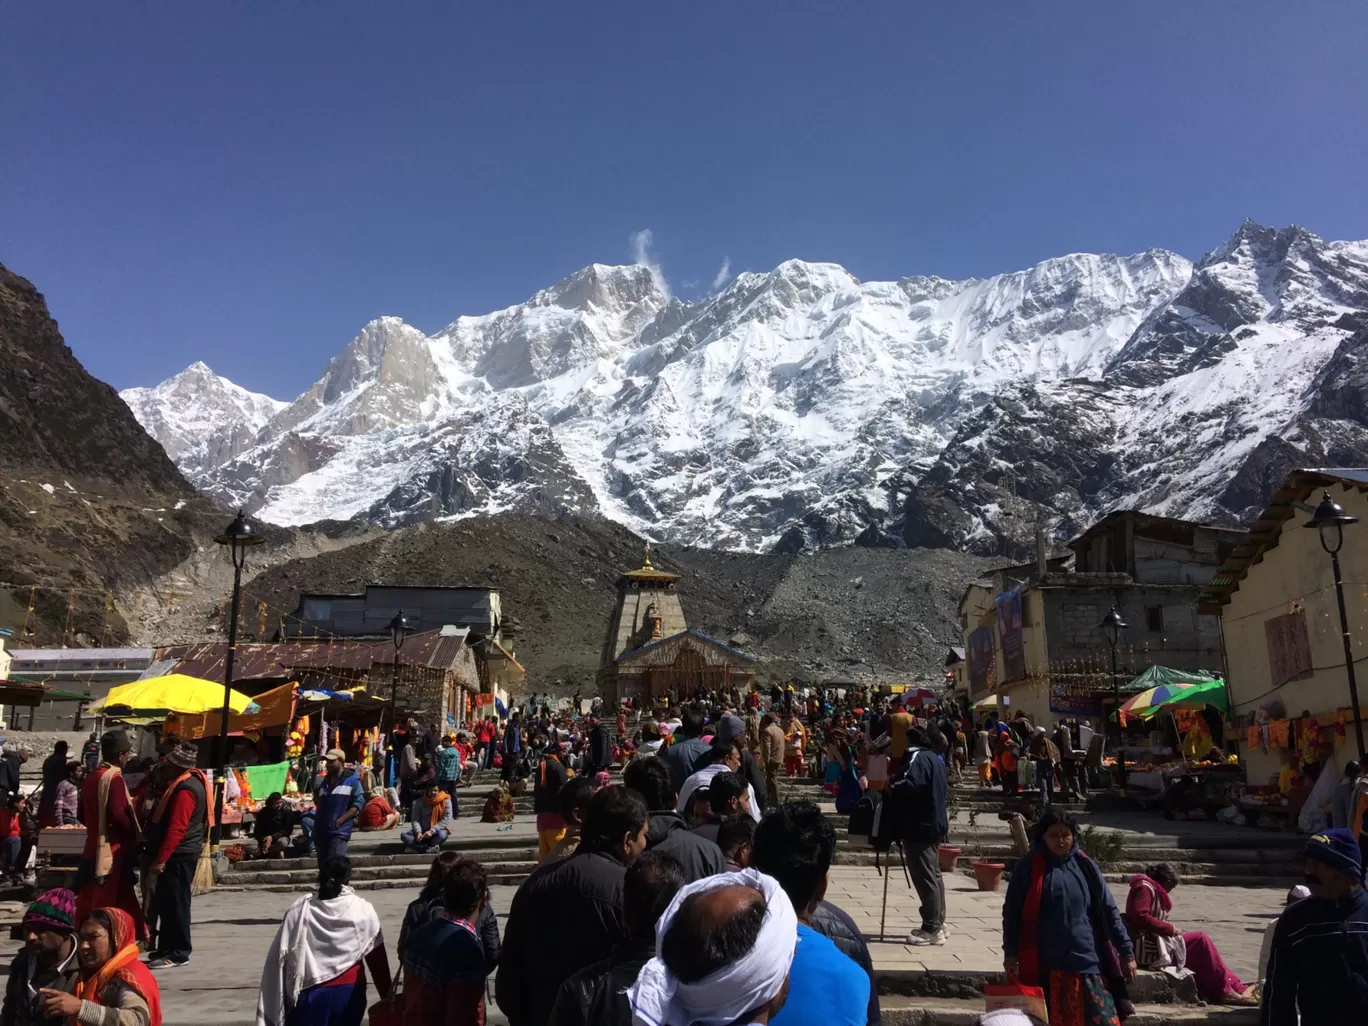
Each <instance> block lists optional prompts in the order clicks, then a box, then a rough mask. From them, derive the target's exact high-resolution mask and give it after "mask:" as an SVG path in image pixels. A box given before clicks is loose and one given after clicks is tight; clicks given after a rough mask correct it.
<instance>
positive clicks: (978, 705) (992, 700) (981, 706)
mask: <svg viewBox="0 0 1368 1026" xmlns="http://www.w3.org/2000/svg"><path fill="white" fill-rule="evenodd" d="M997 707H998V696H997V695H989V696H988V697H987V698H980V699H979V700H978V701H977V702H975V703H974V708H975V709H977V710H978V711H979V712H983V711H984V710H985V709H996V708H997Z"/></svg>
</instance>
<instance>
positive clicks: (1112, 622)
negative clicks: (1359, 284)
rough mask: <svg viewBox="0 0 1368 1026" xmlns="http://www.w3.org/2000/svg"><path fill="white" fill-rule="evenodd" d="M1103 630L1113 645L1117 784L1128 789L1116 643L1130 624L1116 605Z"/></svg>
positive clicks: (1103, 618) (1106, 618)
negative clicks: (1122, 616) (1122, 617)
mask: <svg viewBox="0 0 1368 1026" xmlns="http://www.w3.org/2000/svg"><path fill="white" fill-rule="evenodd" d="M1101 626H1102V632H1103V633H1104V634H1106V636H1107V643H1108V644H1109V645H1111V678H1112V697H1113V698H1114V699H1115V700H1116V786H1117V787H1118V788H1119V789H1121V790H1122V791H1124V790H1125V789H1126V752H1125V749H1124V748H1122V745H1123V744H1124V742H1125V738H1124V736H1123V735H1122V732H1121V681H1120V680H1119V679H1118V677H1117V675H1116V645H1117V642H1119V641H1120V640H1121V632H1122V631H1123V630H1125V629H1126V628H1127V627H1129V626H1130V625H1129V624H1128V623H1126V621H1125V620H1123V619H1121V614H1120V613H1119V612H1117V609H1116V607H1115V606H1112V607H1111V609H1110V610H1108V611H1107V615H1106V616H1104V617H1102V624H1101Z"/></svg>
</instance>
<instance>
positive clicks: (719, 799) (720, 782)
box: [693, 772, 751, 844]
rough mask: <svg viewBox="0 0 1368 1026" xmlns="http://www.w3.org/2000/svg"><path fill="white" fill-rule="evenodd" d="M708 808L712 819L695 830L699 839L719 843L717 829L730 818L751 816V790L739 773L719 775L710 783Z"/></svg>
mask: <svg viewBox="0 0 1368 1026" xmlns="http://www.w3.org/2000/svg"><path fill="white" fill-rule="evenodd" d="M708 807H709V810H710V812H711V813H712V819H711V820H710V821H709V822H707V823H704V824H702V825H701V826H696V827H694V828H693V832H694V833H695V834H697V835H698V836H699V837H702V838H706V839H707V840H709V841H712V842H713V843H714V844H716V843H717V828H718V827H719V826H720V825H721V824H722V821H723V820H724V819H726V818H727V817H728V816H732V815H735V814H737V813H742V814H744V815H747V816H749V815H750V811H751V808H750V788H748V787H747V786H746V782H745V781H744V780H742V779H741V774H739V773H731V772H727V773H718V774H717V775H716V776H714V777H713V778H712V780H710V781H709V782H708Z"/></svg>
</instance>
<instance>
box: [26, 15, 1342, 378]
mask: <svg viewBox="0 0 1368 1026" xmlns="http://www.w3.org/2000/svg"><path fill="white" fill-rule="evenodd" d="M0 24H2V25H3V28H0V97H3V99H0V262H3V263H4V264H6V265H7V266H9V267H10V268H11V269H12V270H14V271H16V272H18V273H20V274H22V275H24V276H26V277H28V278H30V279H31V280H33V281H34V283H35V284H36V285H37V286H38V287H39V289H41V290H42V291H43V292H44V293H46V295H47V297H48V302H49V305H50V307H51V309H52V311H53V313H54V315H55V316H56V317H57V319H58V321H59V322H60V325H61V328H62V330H63V333H64V335H65V337H66V339H67V342H68V343H69V344H70V345H71V346H72V348H73V349H74V350H75V351H76V354H77V355H78V356H79V357H80V358H81V359H82V360H83V361H84V362H85V364H86V366H87V367H89V368H90V370H91V371H92V372H93V373H95V374H96V375H98V376H99V377H101V378H104V379H105V380H107V381H109V382H111V383H112V384H114V385H115V386H117V387H120V388H123V387H126V386H129V385H134V384H153V383H155V382H157V381H159V380H161V379H163V378H165V377H167V376H169V375H171V374H173V373H175V372H176V371H178V370H180V369H181V368H183V367H184V366H185V365H186V364H188V363H190V362H191V361H193V360H195V359H203V360H204V361H205V362H207V363H208V364H209V365H210V366H212V367H213V368H214V369H215V370H217V371H218V372H219V373H221V374H225V375H227V376H228V377H231V378H233V379H234V380H236V381H238V382H240V383H241V384H244V385H246V386H248V387H251V388H255V389H259V390H262V391H266V392H269V393H271V394H273V395H275V396H277V397H278V398H293V396H294V395H295V394H297V393H298V392H300V391H302V390H303V389H304V388H305V387H307V385H308V384H309V383H310V382H311V381H313V380H314V379H315V378H316V377H317V376H318V374H319V373H320V372H321V371H322V369H323V366H324V364H325V363H326V361H327V360H328V358H329V357H331V356H332V355H334V354H335V353H337V352H338V351H340V350H341V349H342V347H343V346H344V345H346V343H347V342H348V341H349V340H350V338H351V337H352V336H353V335H354V334H355V333H356V331H357V330H358V329H359V328H360V327H361V326H362V325H363V324H364V323H365V322H366V321H367V320H369V319H371V318H372V317H375V316H378V315H381V314H396V315H399V316H402V317H404V318H405V319H406V320H408V321H409V322H410V323H413V324H415V325H417V326H418V327H420V328H422V329H424V330H427V331H432V330H435V329H437V328H439V327H441V326H443V325H444V324H446V323H447V322H449V321H450V320H452V319H453V318H455V317H456V316H458V315H460V314H463V313H484V312H487V311H489V310H493V309H497V308H499V307H503V306H507V305H510V304H513V303H516V302H519V301H521V300H523V299H525V298H527V297H528V296H530V295H531V294H532V293H533V292H535V291H536V290H538V289H540V288H543V287H545V286H547V285H549V284H551V283H553V282H554V281H556V280H557V279H559V278H560V277H563V276H564V275H566V274H568V273H570V272H572V271H574V270H575V269H577V268H579V267H582V266H583V265H585V264H587V263H590V262H592V261H599V262H604V263H627V262H630V261H631V260H632V258H633V248H632V242H631V239H632V236H633V233H636V232H639V231H641V230H643V229H649V230H650V232H651V233H652V237H653V250H652V251H653V253H654V254H655V256H656V258H658V259H659V261H660V262H661V264H662V266H663V270H664V273H665V275H666V277H667V278H668V280H669V281H670V283H671V285H672V286H673V288H674V289H675V291H676V292H677V293H678V294H680V295H682V296H685V297H691V296H694V295H698V294H701V293H705V292H706V291H707V290H708V289H709V288H711V286H712V282H713V280H714V278H715V277H716V276H717V275H718V272H719V271H720V270H721V269H722V266H723V263H724V260H729V266H730V268H731V270H732V271H733V272H734V271H736V270H740V269H752V270H767V269H769V268H771V267H773V266H774V265H775V264H777V263H779V262H780V261H782V260H784V259H787V258H789V257H801V258H804V259H808V260H832V261H836V262H839V263H841V264H844V265H845V266H846V267H848V268H849V269H850V270H851V271H852V272H853V273H854V274H856V275H858V276H859V277H861V278H866V279H877V278H897V277H901V276H903V275H908V274H940V275H943V276H946V277H965V276H970V275H988V274H993V273H996V272H999V271H1007V270H1014V269H1017V268H1021V267H1025V266H1028V265H1030V264H1032V263H1034V262H1036V261H1039V260H1041V259H1044V258H1046V257H1050V256H1057V255H1060V254H1063V253H1067V252H1071V251H1111V252H1134V251H1137V250H1143V249H1146V248H1149V247H1166V248H1169V249H1174V250H1177V251H1178V252H1181V253H1184V254H1186V255H1188V256H1191V257H1194V258H1195V257H1199V256H1200V255H1201V254H1202V253H1203V252H1205V251H1207V250H1209V249H1211V248H1213V247H1214V246H1216V245H1217V244H1219V243H1220V242H1221V241H1222V240H1223V239H1225V238H1226V237H1228V236H1229V235H1230V234H1231V233H1232V232H1233V231H1234V230H1235V229H1236V228H1237V227H1238V225H1239V224H1240V222H1241V221H1242V220H1243V219H1244V218H1245V217H1253V218H1254V219H1256V220H1258V221H1261V222H1263V223H1266V224H1274V225H1283V224H1287V223H1292V222H1295V223H1299V224H1303V225H1305V226H1306V227H1308V228H1310V229H1311V230H1312V231H1314V232H1316V233H1318V234H1320V235H1322V236H1324V237H1326V238H1356V239H1358V238H1368V59H1365V54H1368V4H1364V3H1361V2H1357V0H1355V2H1343V3H1328V2H1327V3H1318V2H1295V3H1287V2H1267V3H1265V2H1254V0H1238V2H1219V0H1211V2H1205V3H1187V2H1178V0H1172V2H1167V3H1122V2H1113V0H1106V2H1099V0H1090V2H1082V3H1052V2H1042V3H1016V2H1007V0H983V2H961V0H941V2H936V3H933V2H930V0H925V2H923V0H898V2H888V3H878V2H869V3H865V2H855V0H840V2H838V0H828V2H815V0H812V2H800V0H787V2H783V3H780V2H778V0H729V2H725V3H710V2H697V0H693V2H687V3H686V2H682V0H677V2H666V0H633V2H622V3H618V2H610V0H555V2H544V3H536V2H530V0H529V2H518V0H484V2H451V0H446V2H437V3H431V4H424V3H402V2H401V3H375V2H373V0H372V2H365V3H343V2H327V3H324V2H321V0H320V2H300V3H295V2H288V3H287V2H276V0H270V2H267V0H256V2H240V3H227V2H211V3H184V2H175V3H154V2H140V3H136V4H133V3H91V4H69V3H63V2H60V0H48V2H41V3H13V4H8V5H6V7H5V11H4V15H3V21H2V22H0ZM689 283H693V284H689Z"/></svg>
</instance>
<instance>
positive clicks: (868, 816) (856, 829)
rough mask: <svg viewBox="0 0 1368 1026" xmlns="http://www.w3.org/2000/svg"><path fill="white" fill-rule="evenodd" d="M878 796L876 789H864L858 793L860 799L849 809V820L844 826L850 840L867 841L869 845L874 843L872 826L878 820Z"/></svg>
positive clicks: (873, 826)
mask: <svg viewBox="0 0 1368 1026" xmlns="http://www.w3.org/2000/svg"><path fill="white" fill-rule="evenodd" d="M880 797H881V795H880V794H879V792H878V791H866V792H865V793H864V794H862V795H860V800H859V801H858V802H856V803H855V808H853V809H851V810H850V820H849V824H848V826H847V827H846V832H847V833H848V834H849V835H850V838H851V840H863V841H867V842H868V843H870V844H871V845H872V844H873V843H874V828H875V824H876V822H877V821H878V813H879V805H880Z"/></svg>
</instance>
